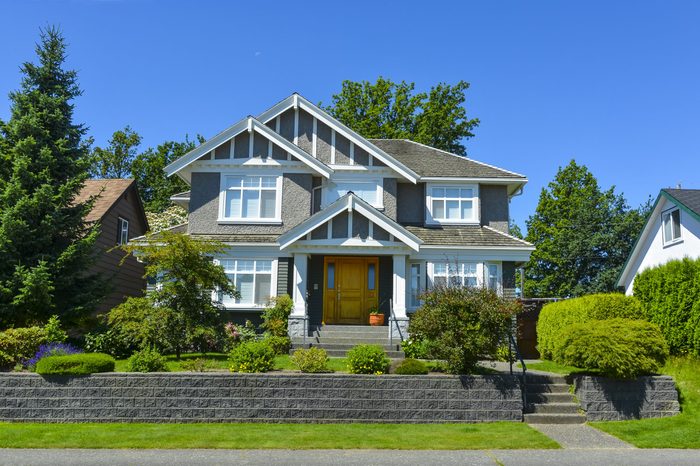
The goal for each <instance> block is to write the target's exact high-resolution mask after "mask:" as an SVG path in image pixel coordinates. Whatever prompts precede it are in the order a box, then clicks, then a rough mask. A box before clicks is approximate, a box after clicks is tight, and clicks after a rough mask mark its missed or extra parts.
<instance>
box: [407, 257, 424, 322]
mask: <svg viewBox="0 0 700 466" xmlns="http://www.w3.org/2000/svg"><path fill="white" fill-rule="evenodd" d="M414 266H417V267H418V290H417V291H418V293H417V294H418V296H420V295H421V294H423V293H424V292H425V287H426V281H427V277H426V263H425V262H424V261H409V262H408V277H407V278H408V286H406V309H408V310H410V311H415V310H416V309H418V308H419V307H421V306H422V305H423V301H422V300H421V299H418V305H415V304H414V303H413V267H414Z"/></svg>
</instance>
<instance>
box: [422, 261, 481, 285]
mask: <svg viewBox="0 0 700 466" xmlns="http://www.w3.org/2000/svg"><path fill="white" fill-rule="evenodd" d="M477 278H478V274H477V264H476V262H452V263H444V262H436V263H434V264H433V284H435V285H436V286H472V287H474V286H476V285H477V284H478V280H477Z"/></svg>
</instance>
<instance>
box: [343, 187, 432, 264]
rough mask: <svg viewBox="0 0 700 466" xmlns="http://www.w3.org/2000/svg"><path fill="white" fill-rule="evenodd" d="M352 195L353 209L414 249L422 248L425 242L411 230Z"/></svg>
mask: <svg viewBox="0 0 700 466" xmlns="http://www.w3.org/2000/svg"><path fill="white" fill-rule="evenodd" d="M351 197H352V200H353V209H354V210H355V211H356V212H359V213H361V214H362V215H364V216H365V217H367V218H368V219H369V220H370V221H372V222H374V224H375V225H379V226H380V227H381V228H383V229H384V230H386V231H387V232H388V233H389V234H391V235H393V236H394V238H398V239H399V241H401V242H402V243H405V244H406V245H407V246H408V247H410V248H411V249H413V250H414V251H419V250H420V246H421V245H422V244H423V240H422V239H420V238H419V237H417V236H416V235H414V234H413V233H411V232H410V231H408V230H406V229H405V228H403V227H402V226H401V225H399V224H398V223H396V222H394V221H393V220H391V219H390V218H389V217H387V216H385V215H383V214H381V213H379V212H378V211H377V209H375V208H374V207H372V206H371V205H369V204H367V203H366V202H365V201H364V200H362V199H360V198H359V197H357V196H355V195H352V196H351Z"/></svg>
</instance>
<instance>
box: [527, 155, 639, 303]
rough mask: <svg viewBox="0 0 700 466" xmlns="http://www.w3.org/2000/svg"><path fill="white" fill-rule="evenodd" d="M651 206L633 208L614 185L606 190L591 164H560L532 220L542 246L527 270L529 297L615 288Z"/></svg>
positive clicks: (531, 235)
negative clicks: (564, 165) (588, 165)
mask: <svg viewBox="0 0 700 466" xmlns="http://www.w3.org/2000/svg"><path fill="white" fill-rule="evenodd" d="M648 209H649V204H648V203H647V204H646V205H645V206H642V207H640V208H639V209H631V208H630V207H629V206H628V205H627V202H626V201H625V198H624V197H623V196H622V195H618V194H615V188H614V187H611V188H610V189H608V190H607V191H602V190H601V189H600V187H599V186H598V181H597V180H596V178H595V177H594V176H593V174H592V173H591V172H590V171H589V170H588V168H586V166H584V165H578V164H576V161H574V160H572V161H571V162H570V163H569V165H567V166H566V167H564V168H561V167H560V168H559V171H558V172H557V174H556V176H555V178H554V181H552V182H551V183H549V186H548V187H547V188H543V189H542V192H541V194H540V200H539V203H538V205H537V210H536V212H535V214H534V215H532V216H531V217H530V218H529V219H528V220H527V237H526V239H527V241H529V242H531V243H533V244H534V245H535V246H536V248H537V249H536V250H535V251H534V252H533V253H532V256H531V257H530V262H529V263H528V265H527V266H526V268H525V272H526V280H525V295H526V296H528V297H562V298H564V297H571V296H580V295H583V294H588V293H597V292H609V291H614V290H615V288H616V280H617V277H618V275H619V273H620V270H621V268H622V267H623V265H624V263H625V261H626V260H627V256H628V255H629V253H630V251H631V249H632V246H633V244H634V241H635V239H636V238H637V235H638V234H639V232H640V231H641V229H642V227H643V226H644V219H645V217H646V214H647V212H648Z"/></svg>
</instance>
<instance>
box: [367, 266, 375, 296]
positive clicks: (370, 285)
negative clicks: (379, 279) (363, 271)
mask: <svg viewBox="0 0 700 466" xmlns="http://www.w3.org/2000/svg"><path fill="white" fill-rule="evenodd" d="M375 273H376V271H375V270H374V264H369V265H368V267H367V289H368V290H373V289H374V282H375Z"/></svg>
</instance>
